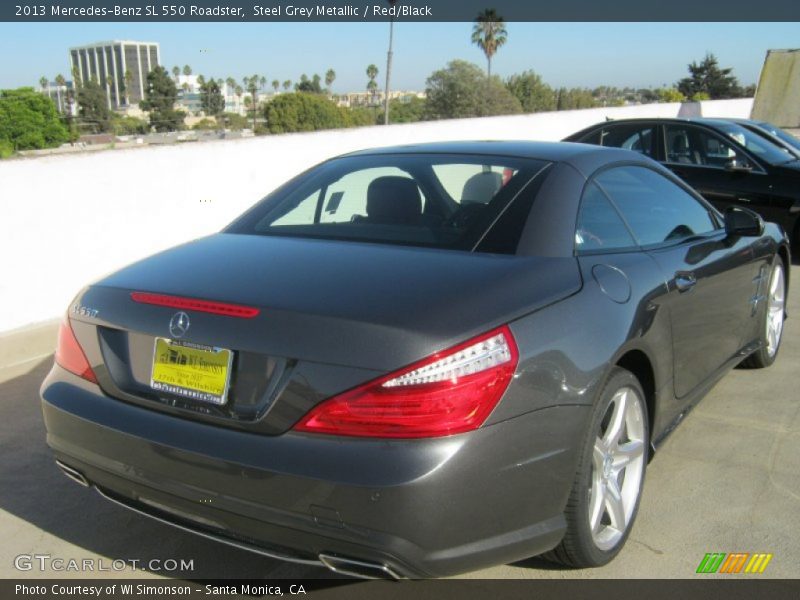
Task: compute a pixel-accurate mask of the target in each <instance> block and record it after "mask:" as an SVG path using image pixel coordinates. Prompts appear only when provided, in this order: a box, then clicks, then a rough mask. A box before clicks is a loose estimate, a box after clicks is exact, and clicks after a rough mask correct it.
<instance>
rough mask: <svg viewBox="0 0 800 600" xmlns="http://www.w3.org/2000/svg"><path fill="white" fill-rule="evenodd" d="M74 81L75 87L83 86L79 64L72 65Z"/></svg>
mask: <svg viewBox="0 0 800 600" xmlns="http://www.w3.org/2000/svg"><path fill="white" fill-rule="evenodd" d="M72 81H73V83H74V85H75V89H78V88H79V87H81V70H80V69H79V68H78V67H77V66H76V67H72Z"/></svg>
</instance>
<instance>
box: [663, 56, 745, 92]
mask: <svg viewBox="0 0 800 600" xmlns="http://www.w3.org/2000/svg"><path fill="white" fill-rule="evenodd" d="M687 67H688V69H689V77H684V78H683V79H681V80H680V81H678V83H677V84H676V86H677V88H678V91H680V92H681V93H682V94H683V95H684V96H686V97H687V98H693V97H694V96H695V94H699V93H705V94H708V97H709V98H711V99H712V100H717V99H722V98H739V97H741V96H742V93H743V92H742V88H741V86H740V85H739V80H738V79H737V78H736V77H735V76H734V75H732V71H733V69H730V68H729V69H722V68H720V66H719V61H718V60H717V57H716V56H714V55H713V54H711V53H709V54H706V57H705V58H704V59H703V60H702V61H701V62H700V63H696V62H692V63H690V64H689V65H687Z"/></svg>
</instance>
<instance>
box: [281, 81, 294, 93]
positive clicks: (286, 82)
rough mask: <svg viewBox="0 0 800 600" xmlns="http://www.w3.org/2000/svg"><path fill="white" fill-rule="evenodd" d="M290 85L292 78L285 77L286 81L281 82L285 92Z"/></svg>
mask: <svg viewBox="0 0 800 600" xmlns="http://www.w3.org/2000/svg"><path fill="white" fill-rule="evenodd" d="M291 87H292V80H291V79H287V80H286V81H284V82H283V90H284V91H285V92H288V91H289V90H290V89H291Z"/></svg>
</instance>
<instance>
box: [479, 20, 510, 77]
mask: <svg viewBox="0 0 800 600" xmlns="http://www.w3.org/2000/svg"><path fill="white" fill-rule="evenodd" d="M507 40H508V31H506V25H505V22H504V21H503V17H501V16H500V15H498V14H497V11H495V9H493V8H489V9H486V10H484V11H483V12H481V13H480V14H479V15H478V16H477V17H476V18H475V25H473V27H472V43H473V44H475V45H476V46H478V47H479V48H480V49H481V50H483V53H484V54H485V55H486V76H487V77H491V76H492V58H493V57H494V55H495V54H497V51H498V49H499V48H500V46H502V45H503V44H505V43H506V41H507Z"/></svg>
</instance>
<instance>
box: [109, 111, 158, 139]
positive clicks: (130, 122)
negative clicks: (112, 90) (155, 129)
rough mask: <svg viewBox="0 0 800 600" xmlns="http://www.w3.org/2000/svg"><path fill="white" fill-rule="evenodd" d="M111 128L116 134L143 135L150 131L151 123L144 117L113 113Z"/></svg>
mask: <svg viewBox="0 0 800 600" xmlns="http://www.w3.org/2000/svg"><path fill="white" fill-rule="evenodd" d="M111 129H112V131H113V132H114V134H115V135H142V134H145V133H147V132H148V131H150V124H149V123H148V122H147V121H145V120H144V119H139V118H136V117H124V116H122V115H116V114H115V115H113V116H112V122H111Z"/></svg>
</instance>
